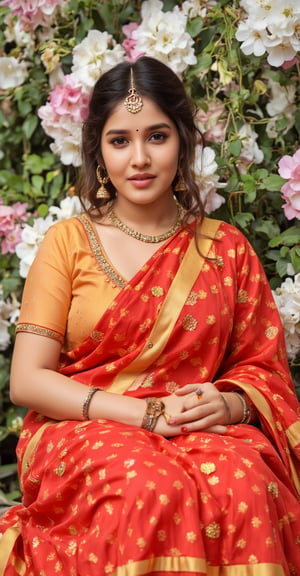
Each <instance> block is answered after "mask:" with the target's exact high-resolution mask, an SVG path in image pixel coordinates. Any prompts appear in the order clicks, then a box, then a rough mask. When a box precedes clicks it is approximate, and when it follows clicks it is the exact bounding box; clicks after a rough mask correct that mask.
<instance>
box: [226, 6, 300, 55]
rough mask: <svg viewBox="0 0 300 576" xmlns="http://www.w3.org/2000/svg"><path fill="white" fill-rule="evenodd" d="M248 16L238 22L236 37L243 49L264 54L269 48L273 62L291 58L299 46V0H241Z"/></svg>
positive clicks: (245, 51)
mask: <svg viewBox="0 0 300 576" xmlns="http://www.w3.org/2000/svg"><path fill="white" fill-rule="evenodd" d="M241 7H242V8H244V10H245V12H246V17H245V19H244V20H243V21H241V22H240V23H239V25H238V29H237V32H236V38H237V40H239V41H240V42H242V44H241V49H242V51H243V52H244V53H245V54H247V55H249V54H255V55H256V56H262V55H263V54H264V52H265V51H267V52H268V58H267V60H268V62H269V64H271V66H281V65H282V64H284V62H289V61H291V60H292V59H293V58H294V57H295V56H296V54H297V52H298V51H299V50H300V37H299V27H300V10H299V0H286V1H285V2H282V0H251V2H250V1H249V0H241Z"/></svg>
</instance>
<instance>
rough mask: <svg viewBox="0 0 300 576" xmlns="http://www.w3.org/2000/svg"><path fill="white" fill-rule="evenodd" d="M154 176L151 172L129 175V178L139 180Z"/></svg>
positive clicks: (149, 178) (150, 178)
mask: <svg viewBox="0 0 300 576" xmlns="http://www.w3.org/2000/svg"><path fill="white" fill-rule="evenodd" d="M153 178H154V176H153V174H133V176H130V178H129V180H134V181H137V180H138V181H140V180H152V179H153Z"/></svg>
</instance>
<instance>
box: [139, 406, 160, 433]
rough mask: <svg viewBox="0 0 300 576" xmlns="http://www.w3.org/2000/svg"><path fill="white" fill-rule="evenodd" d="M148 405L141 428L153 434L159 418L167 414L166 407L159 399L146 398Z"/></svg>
mask: <svg viewBox="0 0 300 576" xmlns="http://www.w3.org/2000/svg"><path fill="white" fill-rule="evenodd" d="M146 403H147V408H146V412H145V414H144V418H143V420H142V425H141V427H142V428H144V430H148V431H149V432H153V430H154V428H155V426H156V423H157V420H158V418H159V417H160V416H162V415H163V414H164V413H165V405H164V402H162V400H159V399H158V398H146Z"/></svg>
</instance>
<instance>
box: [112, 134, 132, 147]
mask: <svg viewBox="0 0 300 576" xmlns="http://www.w3.org/2000/svg"><path fill="white" fill-rule="evenodd" d="M127 142H128V140H127V139H126V138H124V136H117V138H113V139H112V140H111V144H112V145H113V146H116V147H119V148H120V147H121V146H124V145H125V144H127Z"/></svg>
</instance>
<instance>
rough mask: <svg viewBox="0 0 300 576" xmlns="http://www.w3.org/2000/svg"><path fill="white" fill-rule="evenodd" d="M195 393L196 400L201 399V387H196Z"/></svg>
mask: <svg viewBox="0 0 300 576" xmlns="http://www.w3.org/2000/svg"><path fill="white" fill-rule="evenodd" d="M195 394H196V396H197V398H198V400H201V399H202V396H203V390H201V388H198V390H196V392H195Z"/></svg>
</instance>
